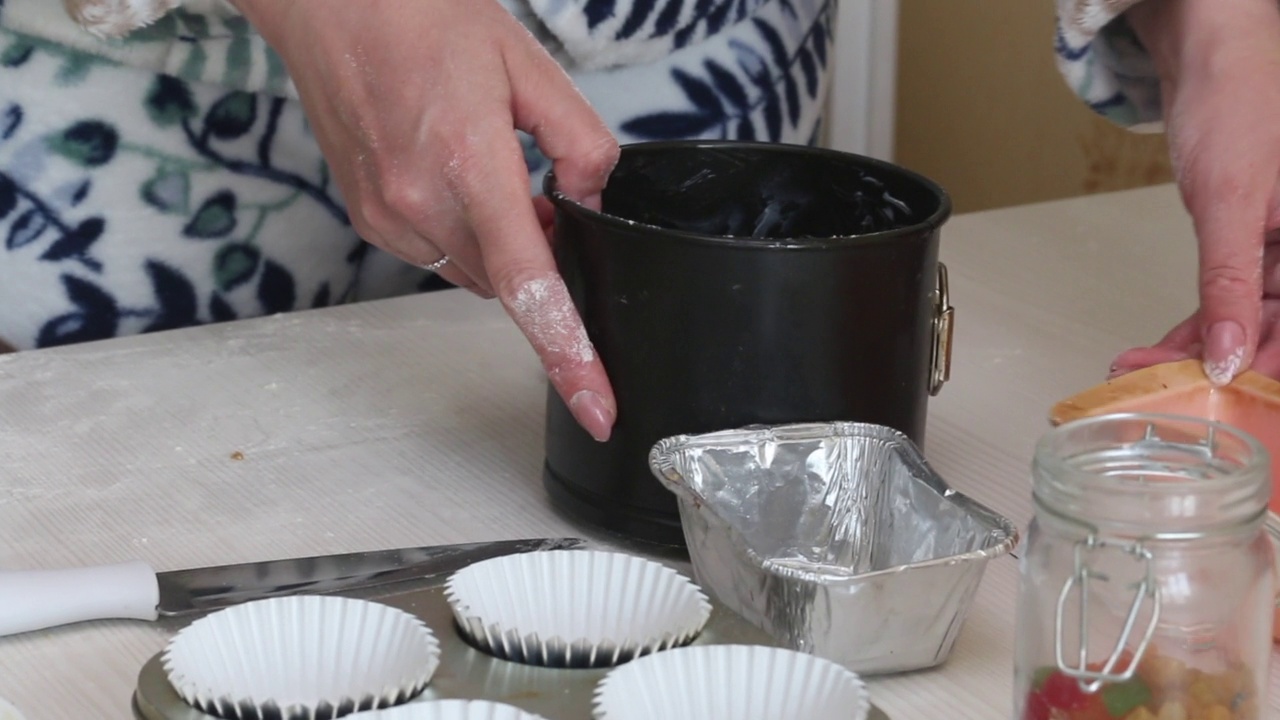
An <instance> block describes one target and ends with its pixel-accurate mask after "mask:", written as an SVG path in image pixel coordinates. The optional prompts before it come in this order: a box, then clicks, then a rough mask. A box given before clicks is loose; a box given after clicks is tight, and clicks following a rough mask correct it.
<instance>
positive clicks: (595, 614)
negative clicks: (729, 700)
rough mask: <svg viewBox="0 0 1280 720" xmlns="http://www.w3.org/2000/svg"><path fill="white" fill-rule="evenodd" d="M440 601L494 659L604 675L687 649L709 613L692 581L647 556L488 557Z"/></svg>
mask: <svg viewBox="0 0 1280 720" xmlns="http://www.w3.org/2000/svg"><path fill="white" fill-rule="evenodd" d="M445 595H446V597H447V598H448V600H449V604H450V607H451V608H452V610H453V613H454V618H455V620H456V622H457V625H458V628H459V630H460V632H461V633H462V635H463V636H464V637H465V638H466V639H467V640H468V642H470V643H471V644H472V645H474V646H475V647H477V648H479V649H480V650H482V651H484V652H486V653H488V654H490V655H493V656H495V657H498V658H501V659H504V660H511V661H514V662H520V663H525V664H529V665H540V666H546V667H558V668H601V667H612V666H615V665H619V664H621V663H625V662H628V661H630V660H632V659H634V658H636V657H640V656H643V655H648V654H651V653H654V652H658V651H661V650H667V649H669V648H674V647H679V646H682V645H685V644H687V643H689V642H690V641H692V640H693V639H694V638H695V637H697V635H698V633H699V632H700V631H701V630H702V628H703V626H704V625H705V624H706V622H707V618H708V617H709V616H710V613H711V605H710V602H709V601H708V599H707V597H706V595H704V594H703V592H702V591H701V590H700V589H699V588H698V586H697V585H695V584H694V583H693V582H692V581H691V580H689V578H687V577H685V576H684V575H682V574H680V573H679V572H677V571H675V570H673V569H671V568H669V567H667V566H665V565H663V564H661V563H658V562H654V561H652V560H648V559H645V558H641V557H637V556H634V555H628V554H624V553H615V552H606V551H596V550H562V551H549V552H541V553H529V554H523V555H510V556H506V557H501V558H496V559H493V560H486V561H483V562H479V563H476V564H474V565H471V566H469V567H467V568H464V569H463V570H460V571H458V572H456V573H454V574H453V576H452V577H450V578H449V581H448V583H447V584H446V589H445Z"/></svg>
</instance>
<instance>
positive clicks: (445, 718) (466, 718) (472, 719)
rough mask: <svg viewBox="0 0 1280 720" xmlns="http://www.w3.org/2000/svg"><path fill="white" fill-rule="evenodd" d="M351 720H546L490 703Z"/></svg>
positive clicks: (396, 710)
mask: <svg viewBox="0 0 1280 720" xmlns="http://www.w3.org/2000/svg"><path fill="white" fill-rule="evenodd" d="M351 719H352V720H547V719H546V718H544V717H542V716H541V715H535V714H533V713H530V712H525V711H524V710H521V709H520V708H518V707H515V706H514V705H507V704H505V703H500V702H492V701H490V700H434V701H430V702H413V703H409V704H407V705H400V706H397V707H392V708H386V709H383V710H368V711H366V712H359V713H356V714H355V715H352V716H351Z"/></svg>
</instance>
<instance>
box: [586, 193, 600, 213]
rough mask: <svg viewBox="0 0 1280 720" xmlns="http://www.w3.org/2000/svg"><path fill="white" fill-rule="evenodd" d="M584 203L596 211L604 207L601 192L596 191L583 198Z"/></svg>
mask: <svg viewBox="0 0 1280 720" xmlns="http://www.w3.org/2000/svg"><path fill="white" fill-rule="evenodd" d="M582 204H583V205H585V206H586V207H588V208H591V209H592V210H595V211H596V212H600V208H601V207H603V200H602V199H601V198H600V193H596V194H595V195H588V196H586V197H584V198H582Z"/></svg>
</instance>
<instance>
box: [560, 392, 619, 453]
mask: <svg viewBox="0 0 1280 720" xmlns="http://www.w3.org/2000/svg"><path fill="white" fill-rule="evenodd" d="M569 409H570V410H571V411H573V417H574V418H575V419H576V420H577V421H578V424H579V425H581V426H582V429H584V430H586V431H587V432H588V433H591V437H593V438H595V439H596V440H597V441H599V442H604V441H605V440H608V439H609V435H610V434H612V432H613V421H614V419H615V418H616V417H617V412H616V411H615V410H613V409H612V408H610V407H609V406H608V404H606V403H605V401H604V398H602V397H600V395H599V394H597V393H594V392H591V391H590V390H579V391H578V392H577V394H575V395H574V396H573V398H572V399H571V400H569Z"/></svg>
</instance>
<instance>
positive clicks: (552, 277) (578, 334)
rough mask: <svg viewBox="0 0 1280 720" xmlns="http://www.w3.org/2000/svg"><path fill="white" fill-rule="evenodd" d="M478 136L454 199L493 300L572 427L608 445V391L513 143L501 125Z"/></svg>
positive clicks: (612, 413)
mask: <svg viewBox="0 0 1280 720" xmlns="http://www.w3.org/2000/svg"><path fill="white" fill-rule="evenodd" d="M477 132H478V133H479V134H478V135H477V136H476V138H475V141H474V142H473V143H472V146H473V147H475V148H484V150H485V151H484V152H483V153H482V154H481V153H479V152H477V153H475V154H473V155H472V156H471V157H470V158H469V159H468V161H467V163H466V165H465V166H463V167H460V168H459V172H458V173H457V174H456V176H455V179H454V182H455V184H456V186H457V187H456V189H455V192H457V194H458V196H459V198H460V199H461V200H462V202H463V206H464V211H465V213H466V215H467V219H468V220H469V221H470V224H471V228H472V231H473V232H474V233H475V235H476V238H477V241H478V242H479V243H480V247H481V254H482V257H483V260H484V266H485V271H486V272H487V274H488V276H489V280H490V282H491V284H492V286H493V289H494V293H495V294H496V295H497V296H498V299H499V300H500V301H501V302H502V304H503V306H504V307H506V309H507V313H508V314H509V315H511V318H512V319H513V320H514V321H515V323H516V325H517V326H518V327H519V328H520V330H521V332H523V333H524V336H525V338H527V339H528V341H529V344H530V345H532V346H533V349H534V351H535V352H536V353H537V354H538V357H539V358H540V359H541V360H542V365H543V367H544V368H545V369H546V372H547V378H548V379H549V380H550V381H551V384H552V386H553V387H555V389H556V392H557V393H558V394H559V395H560V397H561V398H562V399H563V400H564V402H565V404H566V405H567V406H568V408H569V410H570V412H571V413H573V416H574V418H575V419H576V420H577V421H578V424H579V425H581V426H582V427H583V429H584V430H586V431H587V432H588V433H590V434H591V436H592V437H594V438H595V439H596V440H599V441H601V442H603V441H605V440H608V439H609V435H610V433H611V432H612V428H613V423H614V420H615V418H616V417H617V404H616V402H615V400H614V396H613V389H612V388H611V387H610V385H609V378H608V376H607V374H606V373H605V369H604V364H603V363H602V362H601V361H600V358H599V356H597V354H596V352H595V347H594V345H592V343H591V340H590V338H588V337H587V331H586V327H585V326H584V325H583V323H582V318H581V317H580V316H579V314H578V311H577V308H576V307H575V306H574V304H573V300H572V298H571V297H570V296H569V290H568V288H567V287H566V286H565V284H564V280H563V279H562V278H561V277H560V273H559V271H558V270H557V269H556V264H555V259H554V257H553V256H552V253H551V248H550V246H549V245H548V244H547V238H546V235H545V234H544V232H543V229H542V226H541V224H540V223H539V222H538V217H537V214H536V212H535V211H534V206H533V202H532V198H531V197H530V188H529V174H528V169H527V167H526V166H525V163H524V156H523V152H522V151H521V148H520V143H519V141H518V140H517V139H516V135H515V133H514V131H513V130H512V128H511V127H510V126H508V127H505V128H503V127H502V126H501V123H496V124H487V125H486V127H485V128H484V129H480V130H478V131H477Z"/></svg>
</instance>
